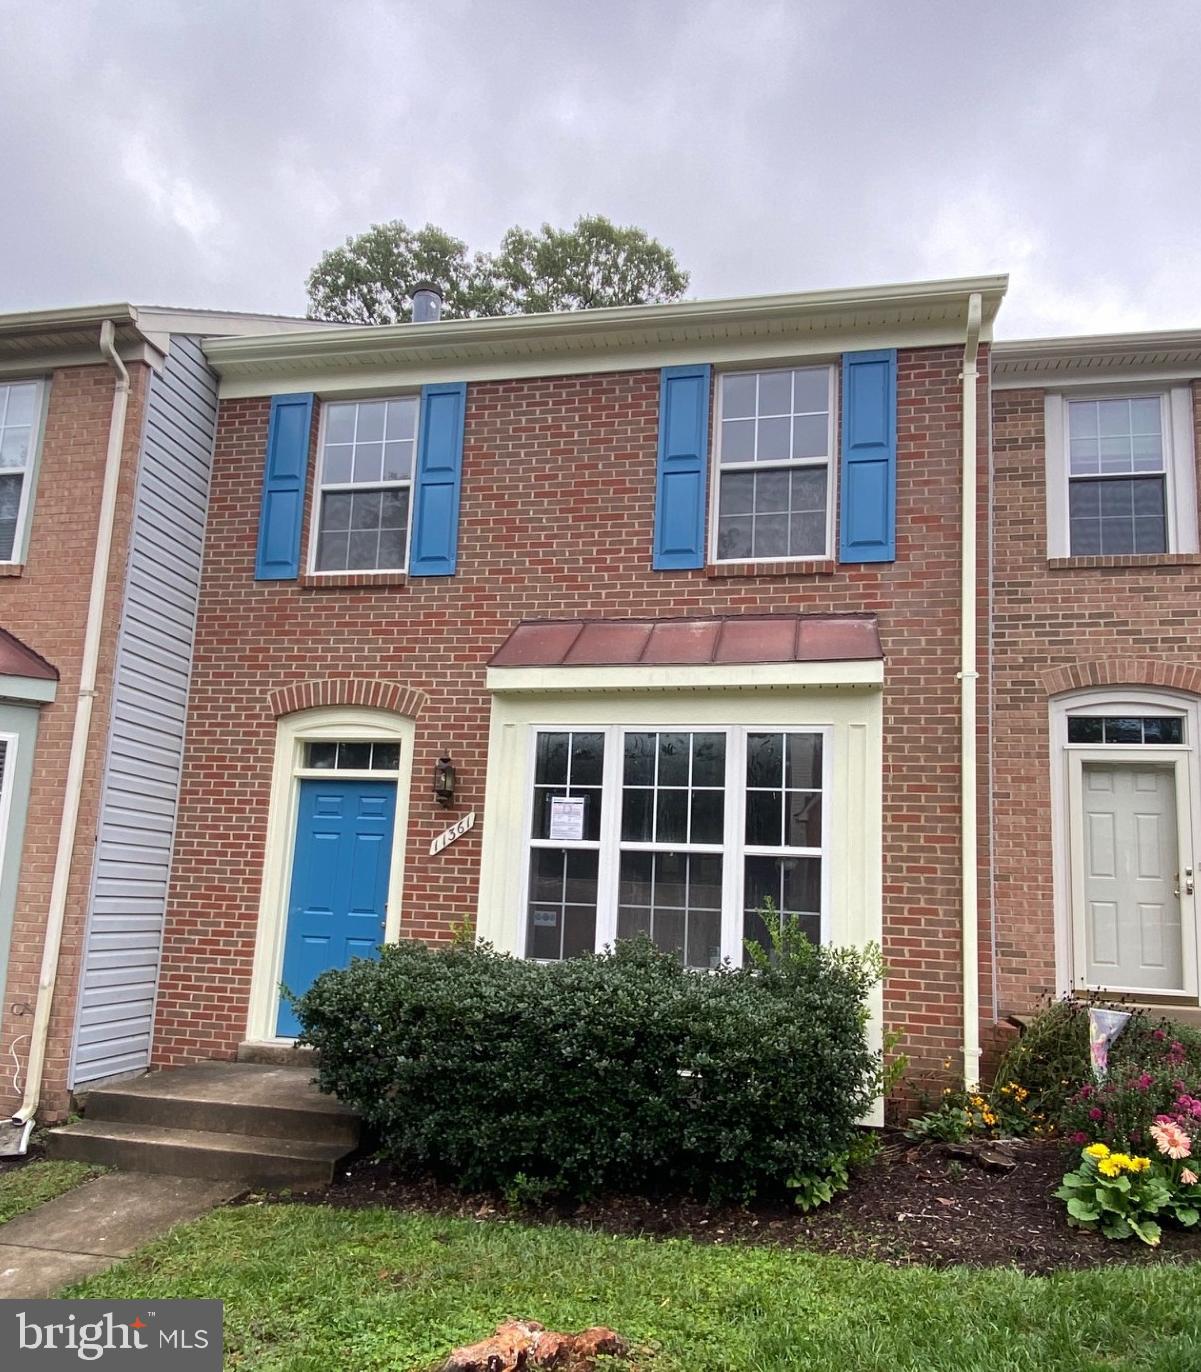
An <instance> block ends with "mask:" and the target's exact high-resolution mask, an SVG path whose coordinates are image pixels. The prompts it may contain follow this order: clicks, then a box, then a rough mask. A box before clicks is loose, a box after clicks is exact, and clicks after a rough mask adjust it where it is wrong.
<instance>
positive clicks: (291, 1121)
mask: <svg viewBox="0 0 1201 1372" xmlns="http://www.w3.org/2000/svg"><path fill="white" fill-rule="evenodd" d="M83 1114H84V1118H83V1119H82V1120H81V1121H80V1122H79V1123H77V1124H69V1125H65V1126H64V1127H62V1128H60V1129H52V1130H51V1131H50V1133H49V1134H48V1135H47V1138H46V1148H47V1152H48V1153H49V1154H50V1156H51V1157H54V1158H71V1159H73V1160H75V1161H77V1162H90V1163H96V1164H100V1165H103V1166H106V1167H118V1168H121V1169H123V1170H125V1171H135V1172H157V1173H165V1174H168V1175H171V1176H177V1177H212V1178H214V1179H219V1180H231V1181H241V1182H245V1183H246V1185H247V1186H253V1187H257V1188H261V1189H263V1190H280V1189H282V1188H285V1187H288V1188H291V1189H293V1190H312V1189H315V1188H318V1187H322V1186H327V1185H328V1184H329V1183H330V1182H331V1181H332V1180H333V1178H334V1169H335V1168H336V1167H337V1165H338V1163H339V1162H340V1161H341V1159H342V1158H344V1157H345V1156H346V1155H347V1154H348V1153H351V1152H353V1151H354V1149H355V1148H356V1147H357V1145H358V1141H359V1120H358V1116H357V1115H355V1114H354V1112H353V1111H351V1110H349V1109H347V1108H346V1106H344V1105H342V1104H340V1103H339V1102H338V1101H336V1100H334V1099H333V1098H332V1097H331V1096H323V1095H321V1094H320V1092H319V1091H318V1090H317V1088H316V1087H315V1086H313V1084H312V1071H311V1069H309V1068H305V1067H291V1066H288V1067H279V1066H271V1065H268V1064H263V1063H248V1062H212V1063H198V1064H197V1065H195V1066H193V1067H180V1068H175V1069H173V1070H171V1071H167V1072H151V1073H149V1074H148V1075H146V1076H144V1077H138V1078H137V1079H136V1080H134V1081H123V1082H116V1083H114V1084H112V1085H110V1086H99V1087H96V1088H95V1089H93V1090H92V1091H90V1092H88V1095H87V1098H86V1100H85V1103H84V1106H83Z"/></svg>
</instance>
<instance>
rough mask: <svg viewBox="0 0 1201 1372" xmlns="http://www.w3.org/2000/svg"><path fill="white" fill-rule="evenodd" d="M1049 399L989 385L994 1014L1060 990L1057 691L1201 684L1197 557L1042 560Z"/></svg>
mask: <svg viewBox="0 0 1201 1372" xmlns="http://www.w3.org/2000/svg"><path fill="white" fill-rule="evenodd" d="M1043 409H1044V392H1043V391H1041V390H1015V391H998V392H996V393H995V395H994V398H993V452H994V456H993V468H994V474H993V500H994V507H995V513H994V586H993V607H994V626H993V644H992V652H993V664H994V666H993V671H994V690H995V708H994V716H993V726H994V727H993V740H994V741H993V749H994V761H993V782H994V788H993V795H994V806H995V854H996V857H995V863H996V871H995V883H996V923H997V935H998V937H997V960H996V961H997V980H998V995H997V999H998V1006H999V1009H1000V1012H1001V1013H1002V1014H1009V1013H1012V1012H1013V1011H1020V1010H1025V1009H1028V1008H1030V1007H1031V1006H1032V1005H1033V1004H1034V1003H1035V1002H1036V1001H1037V1000H1038V998H1039V997H1040V996H1041V995H1043V994H1046V993H1048V992H1050V993H1052V994H1053V993H1054V992H1055V991H1056V989H1057V988H1056V980H1055V919H1054V909H1053V865H1052V847H1051V740H1050V732H1049V721H1048V709H1049V702H1050V698H1051V696H1052V695H1053V694H1058V693H1060V692H1062V691H1065V690H1070V689H1073V688H1078V687H1083V686H1091V685H1095V684H1096V685H1100V684H1106V685H1108V684H1112V685H1114V686H1121V685H1147V684H1158V685H1164V686H1170V687H1176V688H1184V689H1191V690H1194V691H1196V690H1198V688H1199V685H1201V678H1199V677H1198V673H1197V670H1196V669H1197V668H1198V667H1199V666H1201V616H1199V614H1198V607H1199V606H1201V565H1198V564H1201V558H1198V557H1196V556H1192V557H1189V558H1182V557H1180V556H1174V557H1165V558H1163V559H1160V560H1158V561H1154V560H1150V561H1151V565H1148V562H1149V560H1148V559H1146V558H1143V559H1135V560H1134V564H1135V565H1115V564H1120V563H1121V561H1122V560H1121V559H1113V558H1109V559H1105V558H1080V559H1071V558H1062V559H1056V560H1055V561H1054V562H1049V560H1048V557H1047V534H1046V528H1047V516H1046V509H1047V505H1046V501H1047V485H1046V449H1045V434H1044V421H1043ZM1193 413H1194V423H1195V424H1196V425H1198V438H1199V440H1201V382H1194V383H1193ZM1197 449H1198V451H1199V452H1201V441H1198V444H1197ZM1199 489H1201V485H1199ZM1139 562H1141V563H1142V564H1143V565H1137V564H1138V563H1139ZM1106 563H1108V564H1110V565H1105V564H1106Z"/></svg>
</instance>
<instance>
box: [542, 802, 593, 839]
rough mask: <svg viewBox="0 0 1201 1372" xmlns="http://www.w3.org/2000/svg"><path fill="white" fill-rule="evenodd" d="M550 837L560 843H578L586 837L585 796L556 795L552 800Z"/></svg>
mask: <svg viewBox="0 0 1201 1372" xmlns="http://www.w3.org/2000/svg"><path fill="white" fill-rule="evenodd" d="M547 837H548V838H550V839H552V840H556V841H558V842H559V843H576V842H578V841H579V840H580V839H582V838H583V837H584V798H583V797H582V796H581V797H578V798H577V797H575V796H554V797H552V798H551V802H550V833H549V834H548V835H547Z"/></svg>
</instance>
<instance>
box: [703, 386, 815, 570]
mask: <svg viewBox="0 0 1201 1372" xmlns="http://www.w3.org/2000/svg"><path fill="white" fill-rule="evenodd" d="M715 447H716V469H717V471H716V482H715V486H716V502H715V511H716V513H715V517H714V521H713V523H714V537H713V554H714V557H715V559H716V560H717V561H718V562H738V561H779V560H782V559H786V558H807V557H808V558H815V557H827V556H829V552H830V543H831V527H830V526H831V523H832V519H831V491H832V487H833V479H832V470H833V452H834V369H833V368H832V367H829V366H819V367H792V368H788V369H786V370H780V371H766V372H727V373H725V374H724V375H723V376H722V377H721V379H720V391H719V401H718V420H717V442H716V444H715Z"/></svg>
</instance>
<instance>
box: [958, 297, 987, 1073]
mask: <svg viewBox="0 0 1201 1372" xmlns="http://www.w3.org/2000/svg"><path fill="white" fill-rule="evenodd" d="M981 315H982V302H981V299H980V294H979V292H973V293H972V295H971V298H970V299H969V300H968V307H967V332H966V336H965V338H964V344H963V550H962V563H963V565H962V567H961V569H960V571H961V584H960V591H959V596H960V613H961V616H962V619H961V622H960V635H959V642H960V663H959V695H960V730H961V733H960V765H959V782H960V785H959V807H960V815H961V822H962V842H961V848H960V862H961V864H962V867H963V1082H964V1085H965V1086H966V1087H967V1088H968V1089H969V1090H970V1089H971V1088H972V1087H974V1086H975V1085H976V1083H977V1082H978V1081H979V1079H980V947H979V933H980V903H979V902H980V896H979V889H978V872H977V862H978V853H977V847H978V843H977V833H976V678H977V676H978V675H979V674H978V672H977V671H976V503H977V499H976V461H977V452H976V380H977V376H978V372H977V369H976V358H977V355H978V353H979V351H980V322H981Z"/></svg>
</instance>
